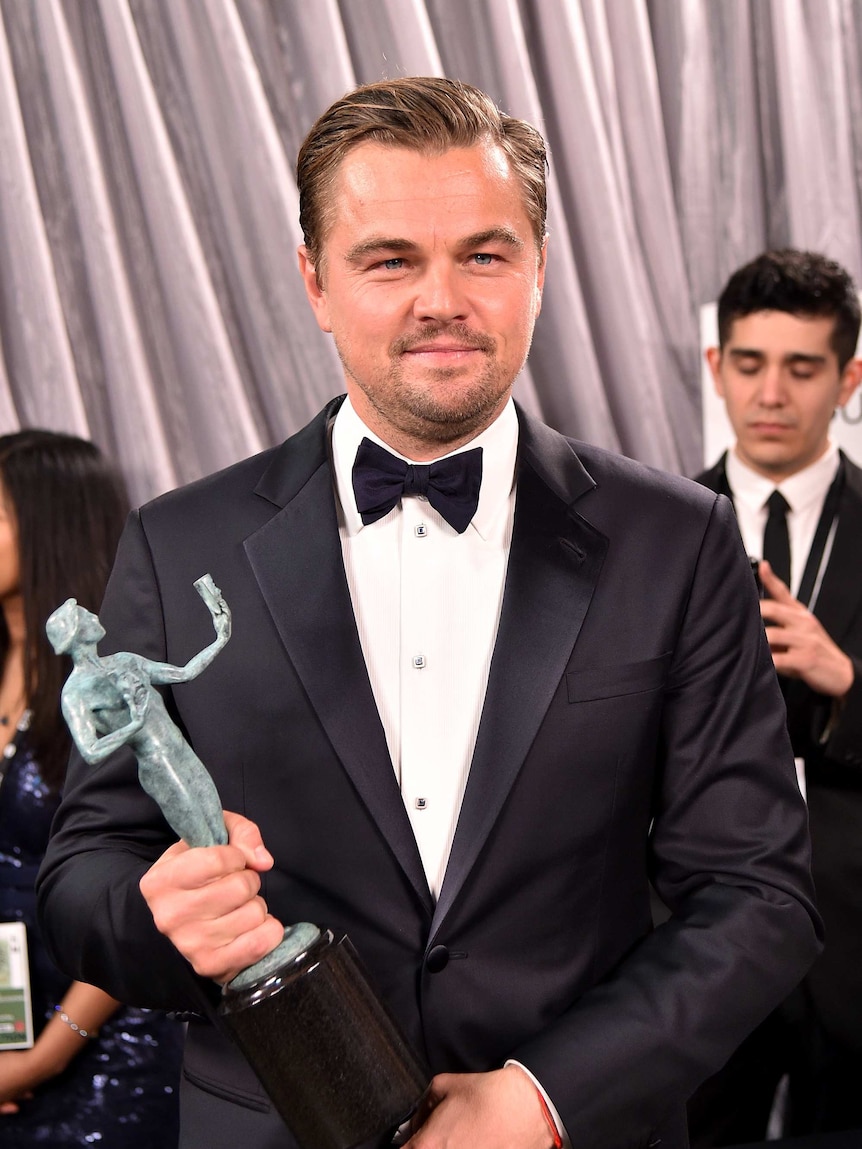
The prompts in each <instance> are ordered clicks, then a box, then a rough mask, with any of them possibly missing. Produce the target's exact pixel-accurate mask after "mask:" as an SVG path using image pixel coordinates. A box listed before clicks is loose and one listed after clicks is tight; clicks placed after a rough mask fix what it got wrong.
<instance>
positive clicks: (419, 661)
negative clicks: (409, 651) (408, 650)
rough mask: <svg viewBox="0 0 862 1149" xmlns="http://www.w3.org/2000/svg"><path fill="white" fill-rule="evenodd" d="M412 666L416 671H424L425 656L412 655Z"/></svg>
mask: <svg viewBox="0 0 862 1149" xmlns="http://www.w3.org/2000/svg"><path fill="white" fill-rule="evenodd" d="M413 666H414V667H415V669H416V670H424V669H425V655H424V654H414V655H413Z"/></svg>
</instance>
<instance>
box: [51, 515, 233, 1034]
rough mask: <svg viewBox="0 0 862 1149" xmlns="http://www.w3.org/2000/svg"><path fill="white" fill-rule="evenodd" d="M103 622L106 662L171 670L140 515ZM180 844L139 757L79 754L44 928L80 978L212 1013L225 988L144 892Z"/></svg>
mask: <svg viewBox="0 0 862 1149" xmlns="http://www.w3.org/2000/svg"><path fill="white" fill-rule="evenodd" d="M99 617H100V619H101V621H102V625H103V626H104V627H105V630H106V632H107V637H106V639H105V640H104V641H103V643H102V644H101V650H102V653H106V652H108V651H116V650H130V651H134V652H135V653H137V654H142V655H144V656H146V657H148V658H151V659H153V660H155V661H164V660H165V658H166V651H165V639H164V633H163V627H162V626H161V623H160V620H161V605H160V599H159V591H158V586H157V581H156V578H155V574H154V571H153V564H152V559H151V555H150V551H149V548H148V546H147V541H146V538H145V536H144V532H143V529H142V526H141V521H140V516H139V514H138V513H137V512H134V513H133V514H132V515H131V516H130V518H129V521H128V523H127V525H126V529H125V531H124V534H123V537H122V539H121V542H120V546H119V550H118V554H117V559H116V563H115V565H114V570H113V572H112V575H111V579H110V582H109V584H108V588H107V591H106V594H105V601H104V603H103V605H102V609H101V611H100V615H99ZM167 697H168V704H169V705H170V698H169V694H168V696H167ZM175 841H176V835H175V834H173V832H172V831H171V829H170V827H169V826H168V825H167V823H166V822H165V820H164V817H163V815H162V812H161V810H160V809H159V807H158V806H157V804H156V803H155V802H154V801H153V800H152V799H151V798H150V797H148V795H147V794H145V793H144V791H143V790H142V788H141V786H140V783H139V781H138V776H137V764H136V762H135V759H134V756H133V755H132V753H131V751H129V750H122V751H119V752H117V753H116V754H114V755H112V756H111V757H110V758H108V759H107V760H106V761H105V762H104V763H103V764H101V765H100V766H89V765H87V763H86V762H84V761H83V759H82V758H81V757H80V755H79V754H78V753H77V751H74V752H73V754H72V758H71V760H70V763H69V768H68V772H67V777H66V783H65V788H64V796H63V802H62V803H61V806H60V809H59V812H58V814H57V817H56V819H55V822H54V826H53V829H52V837H51V841H50V843H49V846H48V851H47V854H46V856H45V860H44V862H43V864H42V868H41V870H40V873H39V878H38V882H37V891H38V900H39V901H38V904H39V919H40V925H41V928H42V930H43V933H44V937H45V942H46V945H47V946H48V950H49V953H50V954H51V957H52V959H53V960H54V962H56V964H57V965H58V966H59V968H60V969H62V970H63V971H64V972H65V973H67V974H68V975H69V976H70V977H73V978H76V979H78V980H80V981H86V982H90V983H92V984H94V985H97V986H99V987H100V988H102V989H104V990H106V991H107V992H108V993H110V994H111V995H112V996H114V997H116V998H118V999H120V1000H121V1001H125V1002H128V1003H130V1004H134V1005H138V1006H143V1007H150V1008H162V1009H169V1010H178V1011H191V1012H206V1011H208V1010H209V1009H210V1008H211V1006H212V1005H213V1003H214V1002H216V1001H217V999H218V994H219V988H218V986H217V985H216V984H215V983H213V982H209V981H206V980H204V979H201V978H198V977H197V976H196V975H195V973H194V971H193V970H192V968H191V966H190V965H189V964H188V963H187V962H186V961H185V959H184V958H182V957H181V956H180V954H179V953H178V952H177V950H176V949H175V948H174V947H173V945H172V944H171V943H170V942H169V941H168V940H167V938H165V937H164V936H163V935H162V934H160V933H159V932H158V930H157V929H156V927H155V925H154V924H153V920H152V915H151V914H150V910H149V907H148V906H147V904H146V902H145V901H144V899H143V897H142V895H141V893H140V890H139V888H138V883H139V882H140V879H141V877H142V876H143V874H144V873H145V871H146V870H147V869H148V868H149V867H150V866H151V865H152V863H153V862H154V861H155V860H156V859H157V858H158V857H160V855H161V854H162V853H163V851H164V850H166V849H167V848H168V846H170V845H171V844H172V843H173V842H175ZM142 954H145V955H146V959H145V960H141V955H142Z"/></svg>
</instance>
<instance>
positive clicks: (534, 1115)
mask: <svg viewBox="0 0 862 1149" xmlns="http://www.w3.org/2000/svg"><path fill="white" fill-rule="evenodd" d="M417 1121H418V1122H421V1124H420V1126H419V1127H418V1128H417V1129H416V1132H415V1133H414V1134H413V1136H412V1137H411V1138H410V1140H409V1141H408V1142H407V1143H406V1145H405V1149H550V1146H551V1145H552V1144H553V1136H552V1134H551V1130H550V1128H549V1126H548V1123H547V1120H546V1119H545V1116H544V1114H543V1113H542V1108H541V1105H540V1103H539V1096H538V1093H537V1091H536V1087H535V1085H534V1084H533V1083H532V1081H531V1080H530V1078H529V1077H528V1076H527V1075H526V1073H524V1072H523V1070H521V1069H519V1068H518V1067H517V1066H516V1065H509V1066H507V1067H506V1068H505V1069H496V1070H494V1071H493V1072H491V1073H441V1074H438V1076H437V1077H435V1078H434V1080H433V1081H432V1082H431V1085H430V1086H429V1089H428V1097H427V1101H426V1103H425V1105H424V1106H423V1108H422V1109H421V1111H420V1112H419V1113H418V1114H417Z"/></svg>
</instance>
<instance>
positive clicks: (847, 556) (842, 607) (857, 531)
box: [814, 460, 862, 646]
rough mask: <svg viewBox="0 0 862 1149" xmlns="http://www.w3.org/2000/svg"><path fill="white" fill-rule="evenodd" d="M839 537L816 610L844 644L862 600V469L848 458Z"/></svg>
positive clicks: (824, 624)
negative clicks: (861, 568)
mask: <svg viewBox="0 0 862 1149" xmlns="http://www.w3.org/2000/svg"><path fill="white" fill-rule="evenodd" d="M844 465H845V467H846V468H847V470H846V478H845V484H844V490H843V492H842V495H841V502H840V503H839V506H838V525H837V527H836V530H835V540H834V542H833V544H832V551H831V553H830V555H829V560H828V562H827V564H826V571H825V573H824V575H823V583H822V585H821V587H820V593H819V595H818V596H817V602H816V603H815V604H814V613H815V615H816V616H817V617H818V618H819V619H820V621H821V622H822V623H823V626H824V627H825V628H826V630H827V631H828V632H829V634H830V635H831V636H832V638H833V639H834V640H835V642H837V643H838V645H839V646H840V645H841V643H842V640H843V638H844V635H845V634H846V632H847V628H848V627H849V626H850V623H851V622H852V620H853V618H854V617H855V615H856V613H857V612H858V610H859V606H860V602H862V579H860V577H859V570H860V564H862V471H860V470H859V468H858V467H855V466H853V464H852V463H850V462H849V461H847V460H845V464H844Z"/></svg>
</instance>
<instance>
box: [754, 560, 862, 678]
mask: <svg viewBox="0 0 862 1149" xmlns="http://www.w3.org/2000/svg"><path fill="white" fill-rule="evenodd" d="M758 573H759V575H760V581H761V582H762V583H763V587H764V590H765V591H766V592H767V594H768V595H769V598H765V599H762V600H761V603H760V613H761V614H762V615H763V621H764V622H767V623H770V624H771V625H770V626H768V627H767V628H766V637H767V639H768V640H769V647H770V650H771V651H772V661H773V662H774V663H775V669H776V670H777V671H778V673H779V674H784V675H786V676H787V677H788V678H801V679H802V680H803V682H805V683H807V685H808V686H810V687H811V689H812V690H816V691H817V692H818V693H819V694H828V695H830V696H831V697H832V698H843V697H844V695H845V694H846V693H847V691H848V690H849V689H850V687H851V686H852V685H853V674H854V672H853V663H852V662H851V660H850V659H849V658H848V656H847V655H846V654H845V653H844V652H843V650H841V649H840V648H839V647H837V646H836V645H835V643H834V642H833V641H832V639H831V638H830V637H829V635H828V634H827V633H826V631H825V630H824V629H823V627H822V626H821V624H820V623H819V622H818V620H817V619H816V618H815V617H814V615H813V614H812V613H811V611H810V610H809V609H808V608H807V607H805V606H803V605H802V603H801V602H799V600H798V599H795V598H794V597H793V595H792V594H791V593H790V591H789V590H788V588H787V585H786V584H785V583H783V582H782V581H781V579H780V578H778V576H777V575H775V574H773V571H772V567H771V566H770V565H769V563H768V562H762V563H761V564H760V567H759V568H758Z"/></svg>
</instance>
